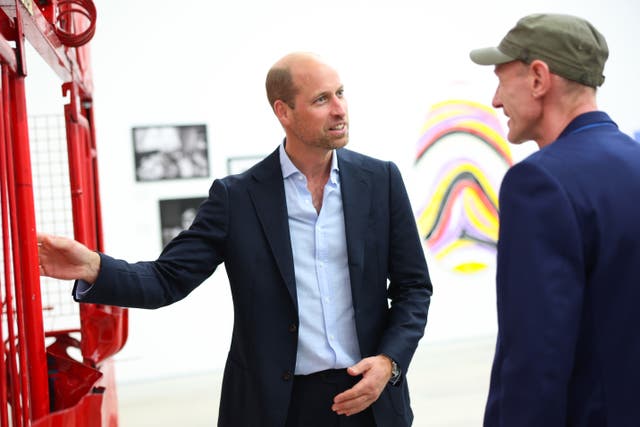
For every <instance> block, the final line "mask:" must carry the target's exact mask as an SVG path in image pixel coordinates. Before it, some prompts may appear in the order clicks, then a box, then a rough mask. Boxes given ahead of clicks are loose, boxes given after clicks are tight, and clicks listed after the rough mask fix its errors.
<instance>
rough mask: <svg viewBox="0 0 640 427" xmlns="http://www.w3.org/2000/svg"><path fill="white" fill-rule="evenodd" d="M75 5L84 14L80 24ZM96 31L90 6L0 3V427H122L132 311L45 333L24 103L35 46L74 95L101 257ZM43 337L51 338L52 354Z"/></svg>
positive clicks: (73, 154) (73, 141) (87, 232)
mask: <svg viewBox="0 0 640 427" xmlns="http://www.w3.org/2000/svg"><path fill="white" fill-rule="evenodd" d="M77 5H80V7H84V9H80V12H79V13H76V15H82V16H79V17H76V16H74V13H75V12H74V11H73V8H74V7H75V6H77ZM83 5H84V6H83ZM87 19H89V20H90V21H91V22H89V23H88V24H87ZM94 28H95V7H94V6H93V3H92V2H91V0H38V1H37V3H36V2H35V0H0V64H1V67H0V68H1V70H2V79H1V80H0V83H1V85H2V87H1V97H0V211H1V214H2V215H1V221H2V222H1V227H2V240H1V243H2V255H3V257H2V260H3V262H4V265H3V266H4V276H3V277H1V278H0V280H2V281H3V283H2V285H3V288H2V289H3V295H4V301H0V308H1V309H2V310H4V311H0V344H1V345H2V346H1V347H0V425H1V426H8V425H9V424H11V425H12V427H31V426H33V427H71V426H87V427H115V426H117V407H116V397H115V396H116V395H115V380H114V373H113V363H112V360H111V359H110V356H111V355H113V354H115V353H117V352H118V351H119V350H120V349H121V348H122V347H123V346H124V344H125V342H126V339H127V327H128V312H127V310H126V309H122V308H118V307H110V306H102V305H94V304H82V305H81V307H80V328H79V329H78V330H61V331H60V330H58V331H47V332H46V334H45V331H44V326H43V316H42V302H41V301H42V299H41V294H40V280H39V272H38V254H37V242H36V223H35V212H34V197H33V184H32V171H31V158H30V147H29V133H28V123H27V111H26V100H25V77H26V75H27V66H26V65H27V64H26V63H25V56H24V43H25V42H29V43H30V44H31V45H33V46H34V48H35V50H36V51H37V52H38V53H39V54H40V55H41V56H42V58H44V60H45V61H46V62H47V63H48V64H49V66H50V67H51V69H52V70H53V72H54V73H55V74H57V75H58V76H59V77H60V78H61V79H62V81H63V82H64V83H63V85H62V93H63V96H67V95H68V97H69V103H68V104H67V105H65V106H64V113H65V123H66V132H67V151H68V158H69V178H70V187H71V198H72V211H73V225H74V235H75V238H76V239H77V240H79V241H81V242H83V243H84V244H86V245H87V246H88V247H90V248H92V249H95V250H103V239H102V221H101V216H100V196H99V185H98V169H97V150H96V143H95V141H96V138H95V127H94V117H93V103H92V89H93V83H92V79H91V70H90V67H89V64H88V48H87V46H86V45H83V46H81V45H82V44H83V43H86V41H88V39H89V38H90V36H91V35H92V34H93V30H94ZM57 34H59V35H61V36H63V37H64V40H66V43H67V46H65V45H63V44H62V43H61V41H60V39H59V38H58V35H57ZM74 34H77V35H78V37H77V38H75V39H74ZM12 44H13V45H15V47H13V46H12ZM14 307H15V309H14ZM3 320H6V325H2V321H3ZM3 327H4V328H5V330H6V331H7V336H3V335H4V333H3ZM78 332H79V333H80V335H81V338H80V339H77V338H74V335H75V334H77V333H78ZM45 335H46V337H48V339H50V340H51V339H53V343H52V344H50V345H48V346H47V347H46V348H45ZM70 348H78V349H80V350H81V353H82V357H83V360H82V361H77V360H75V359H74V358H73V357H71V356H70V355H69V352H68V350H69V349H70ZM9 407H10V410H9Z"/></svg>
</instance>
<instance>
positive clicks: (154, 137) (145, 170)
mask: <svg viewBox="0 0 640 427" xmlns="http://www.w3.org/2000/svg"><path fill="white" fill-rule="evenodd" d="M132 134H133V148H134V155H135V168H136V181H142V182H143V181H159V180H167V179H187V178H204V177H208V176H209V149H208V141H207V127H206V125H202V124H200V125H174V126H170V125H161V126H140V127H134V128H133V129H132Z"/></svg>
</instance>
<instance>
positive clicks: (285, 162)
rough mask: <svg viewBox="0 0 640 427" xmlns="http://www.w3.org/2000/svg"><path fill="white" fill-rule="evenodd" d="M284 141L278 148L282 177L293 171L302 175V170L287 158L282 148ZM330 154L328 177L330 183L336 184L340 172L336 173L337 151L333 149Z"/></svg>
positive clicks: (338, 180) (286, 176)
mask: <svg viewBox="0 0 640 427" xmlns="http://www.w3.org/2000/svg"><path fill="white" fill-rule="evenodd" d="M285 143H286V140H285V141H282V144H280V148H279V150H280V168H282V178H284V179H287V178H289V177H290V176H291V175H293V174H295V173H299V174H301V175H302V172H300V170H299V169H298V168H297V167H296V165H294V164H293V162H292V161H291V159H290V158H289V155H288V154H287V151H286V150H285V149H284V145H285ZM332 154H333V155H332V156H331V175H330V177H329V181H330V182H331V183H332V184H338V183H339V182H340V174H339V173H338V171H339V170H340V169H339V168H338V152H337V151H336V150H333V153H332Z"/></svg>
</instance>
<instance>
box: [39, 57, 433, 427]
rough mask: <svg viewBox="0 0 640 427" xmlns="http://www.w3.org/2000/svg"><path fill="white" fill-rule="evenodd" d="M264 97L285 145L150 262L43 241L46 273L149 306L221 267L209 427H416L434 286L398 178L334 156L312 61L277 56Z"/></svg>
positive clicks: (100, 299) (329, 109)
mask: <svg viewBox="0 0 640 427" xmlns="http://www.w3.org/2000/svg"><path fill="white" fill-rule="evenodd" d="M266 86H267V96H268V98H269V102H270V103H271V106H272V108H273V111H274V112H275V114H276V116H277V118H278V120H279V121H280V123H281V124H282V126H283V128H284V130H285V134H286V138H285V140H284V142H283V143H282V144H281V145H280V146H279V147H278V148H277V149H276V150H275V151H274V152H273V153H272V154H271V155H270V156H268V157H267V158H266V159H264V160H263V161H261V162H260V163H258V164H257V165H255V166H254V167H252V168H251V169H249V170H248V171H246V172H245V173H242V174H240V175H235V176H228V177H226V178H223V179H219V180H215V182H214V183H213V185H212V187H211V190H210V193H209V197H208V199H207V200H206V201H205V202H204V203H203V204H202V206H201V207H200V209H199V212H198V215H197V216H196V218H195V220H194V221H193V224H192V225H191V227H190V228H189V229H188V230H186V231H184V232H182V233H181V234H180V235H178V236H177V237H176V238H175V239H174V240H173V241H171V242H170V243H169V244H168V245H167V246H166V247H165V248H164V250H163V252H162V254H161V255H160V257H159V258H158V259H157V260H156V261H153V262H140V263H135V264H130V263H128V262H125V261H122V260H116V259H114V258H111V257H109V256H107V255H105V254H97V253H94V252H92V251H89V250H88V249H87V248H86V247H84V246H82V245H80V244H79V243H77V242H75V241H73V240H70V239H64V238H61V237H55V236H49V235H44V234H41V235H39V238H38V242H39V253H40V263H41V274H44V275H48V276H53V277H58V278H62V279H79V280H78V281H77V283H76V286H75V288H74V297H75V298H76V299H77V300H78V301H81V302H92V303H101V304H110V305H119V306H128V307H143V308H156V307H160V306H164V305H167V304H171V303H173V302H176V301H178V300H180V299H182V298H184V297H185V296H186V295H187V294H188V293H189V292H191V291H192V290H193V289H194V288H195V287H196V286H198V285H199V284H200V283H201V282H202V281H203V280H204V279H206V278H207V277H208V276H209V275H211V274H212V273H213V272H214V270H215V269H216V267H217V266H218V265H219V264H220V263H222V262H224V263H225V267H226V271H227V275H228V277H229V283H230V286H231V293H232V297H233V302H234V327H233V334H232V340H231V347H230V350H229V355H228V359H227V363H226V366H225V372H224V379H223V384H222V393H221V394H222V397H221V402H220V411H219V420H218V425H220V426H233V427H245V426H246V427H259V426H276V427H282V426H286V427H303V426H308V427H313V426H317V427H330V426H354V427H355V426H363V427H364V426H375V425H377V426H382V427H391V426H409V425H411V423H412V420H413V414H412V411H411V408H410V406H409V396H408V387H407V381H406V376H405V374H406V372H407V370H408V368H409V363H410V361H411V358H412V357H413V354H414V352H415V350H416V347H417V345H418V341H419V340H420V338H421V337H422V335H423V333H424V328H425V324H426V320H427V312H428V307H429V302H430V296H431V292H432V287H431V282H430V280H429V275H428V271H427V266H426V262H425V259H424V252H423V249H422V246H421V243H420V240H419V237H418V233H417V228H416V224H415V220H414V217H413V213H412V210H411V206H410V204H409V200H408V197H407V193H406V190H405V187H404V184H403V182H402V178H401V176H400V173H399V171H398V169H397V167H396V166H395V165H394V164H393V163H391V162H383V161H380V160H375V159H372V158H370V157H366V156H364V155H361V154H357V153H354V152H352V151H349V150H346V149H344V148H343V147H344V146H345V145H346V144H347V141H348V135H349V121H348V115H347V103H346V99H345V97H344V89H343V85H342V82H341V80H340V78H339V76H338V73H337V72H336V71H335V70H334V69H333V68H332V67H330V66H329V65H327V64H326V63H324V62H323V61H322V60H320V59H319V58H318V57H317V56H315V55H312V54H306V53H294V54H290V55H287V56H285V57H284V58H282V59H281V60H280V61H278V62H277V63H276V64H275V65H274V66H273V67H272V68H271V70H270V71H269V73H268V76H267V81H266ZM389 301H390V304H389Z"/></svg>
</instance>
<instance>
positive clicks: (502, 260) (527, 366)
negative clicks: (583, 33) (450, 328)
mask: <svg viewBox="0 0 640 427" xmlns="http://www.w3.org/2000/svg"><path fill="white" fill-rule="evenodd" d="M639 263H640V144H638V143H637V142H635V141H633V140H632V139H631V138H629V137H628V136H626V135H624V134H623V133H621V132H620V131H619V130H618V127H617V126H616V124H615V123H614V122H612V121H611V119H610V118H609V117H608V116H607V115H606V114H605V113H603V112H591V113H587V114H583V115H581V116H578V117H577V118H576V119H575V120H573V122H572V123H570V124H569V126H568V127H567V129H565V130H564V132H563V133H562V134H561V135H560V137H559V138H558V139H557V140H556V141H555V142H553V143H552V144H550V145H549V146H547V147H545V148H543V149H541V150H540V151H538V152H536V153H534V154H533V155H531V156H530V157H528V158H527V159H525V160H523V161H522V162H520V163H518V164H517V165H515V166H514V167H513V168H511V169H510V170H509V171H508V172H507V174H506V176H505V178H504V181H503V183H502V187H501V189H500V235H499V241H498V272H497V299H498V325H499V332H498V342H497V348H496V355H495V360H494V365H493V371H492V376H491V389H490V392H489V398H488V402H487V408H486V413H485V423H484V424H485V426H487V427H497V426H500V427H561V426H562V427H566V426H571V427H604V426H606V427H637V426H640V333H639V332H638V330H637V329H636V328H638V327H640V309H639V308H638V303H639V301H640V269H639V266H640V264H639Z"/></svg>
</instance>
